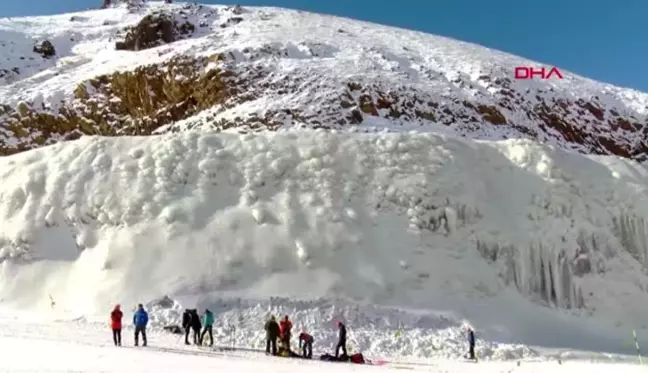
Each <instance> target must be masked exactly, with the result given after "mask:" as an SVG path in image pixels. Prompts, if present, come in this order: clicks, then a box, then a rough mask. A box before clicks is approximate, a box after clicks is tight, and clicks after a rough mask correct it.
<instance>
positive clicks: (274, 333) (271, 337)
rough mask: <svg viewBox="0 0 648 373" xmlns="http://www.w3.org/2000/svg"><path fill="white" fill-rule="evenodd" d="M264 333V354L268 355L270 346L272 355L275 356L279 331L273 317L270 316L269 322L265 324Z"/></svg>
mask: <svg viewBox="0 0 648 373" xmlns="http://www.w3.org/2000/svg"><path fill="white" fill-rule="evenodd" d="M265 331H266V354H269V353H270V346H272V355H273V356H277V338H279V334H281V333H280V330H279V324H277V320H276V319H275V317H274V316H270V320H268V321H266V323H265Z"/></svg>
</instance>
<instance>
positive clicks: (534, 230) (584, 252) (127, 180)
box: [0, 131, 648, 359]
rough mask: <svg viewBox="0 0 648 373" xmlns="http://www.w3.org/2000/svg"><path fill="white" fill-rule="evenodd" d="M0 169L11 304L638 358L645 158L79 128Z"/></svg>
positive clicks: (429, 346)
mask: <svg viewBox="0 0 648 373" xmlns="http://www.w3.org/2000/svg"><path fill="white" fill-rule="evenodd" d="M0 173H1V174H0V177H1V179H2V180H3V183H2V185H1V186H0V226H2V230H1V231H0V261H1V265H0V298H1V299H2V305H3V306H4V307H11V308H17V309H20V310H22V312H24V310H35V311H41V312H59V313H65V314H73V315H76V316H79V317H87V318H88V320H90V321H93V320H94V321H98V322H101V323H102V324H105V318H106V315H107V313H108V312H109V311H110V309H111V308H112V306H113V305H114V304H115V303H121V304H123V305H124V306H125V308H128V307H130V305H134V304H136V303H139V302H142V303H148V305H149V306H150V307H151V309H152V318H153V325H155V326H158V327H159V326H164V325H167V324H170V323H174V322H178V321H179V311H180V309H181V308H182V307H193V306H197V307H199V308H200V309H201V310H202V309H203V308H204V307H210V308H212V309H213V310H214V311H215V313H216V316H217V320H218V321H217V325H219V327H220V328H221V329H222V331H221V332H220V334H219V338H225V339H227V338H229V337H228V335H230V332H229V331H227V330H230V329H231V328H236V329H235V330H237V331H238V333H240V334H237V335H239V336H240V337H239V339H237V341H236V342H237V343H239V344H240V345H244V346H258V345H259V343H261V342H260V338H261V334H262V330H261V327H262V323H263V321H264V320H265V318H266V317H267V316H268V315H269V314H270V313H273V314H277V315H280V314H284V313H289V314H291V315H293V317H294V322H295V325H296V328H299V329H301V328H302V327H303V328H306V329H307V330H309V331H311V332H312V333H314V335H315V337H316V338H317V339H318V341H321V342H322V343H323V344H326V343H332V342H333V339H334V334H335V328H334V323H335V322H336V321H337V320H340V319H343V320H346V321H347V323H348V324H349V328H350V333H351V338H352V339H351V343H352V344H353V345H354V349H356V350H361V351H364V352H366V353H368V354H373V355H376V356H384V357H395V356H410V357H419V358H421V357H430V358H432V357H447V358H457V357H460V356H461V355H463V353H464V352H465V345H464V344H465V338H464V336H463V334H462V332H461V326H462V324H463V323H464V322H467V323H470V324H473V325H474V326H475V327H476V329H477V332H478V338H479V342H478V345H477V350H478V353H479V355H480V356H481V357H482V358H484V359H519V358H531V357H537V356H540V355H543V354H546V352H544V351H545V349H546V348H562V349H565V348H567V349H578V350H590V351H598V352H616V353H624V354H634V342H633V341H632V334H631V333H632V330H633V329H636V330H637V332H638V335H639V338H640V340H641V341H643V343H644V344H645V343H648V342H646V319H645V310H646V309H648V295H647V293H646V289H648V277H647V276H646V274H645V266H646V263H647V261H648V255H647V249H646V241H647V240H646V232H647V229H646V223H645V222H646V220H645V219H646V216H648V198H646V197H647V191H646V185H648V172H647V170H646V168H645V167H643V166H640V165H638V164H637V163H634V162H631V161H627V160H623V159H617V158H604V157H584V156H581V155H577V154H570V153H566V152H564V151H560V150H555V149H552V148H550V147H546V146H540V145H537V144H533V143H530V142H525V141H519V140H518V141H513V140H511V141H506V142H495V143H490V142H484V143H480V142H472V141H465V140H460V139H449V138H445V137H442V136H439V135H432V134H414V133H412V134H382V135H368V134H367V135H360V134H340V133H335V132H324V131H296V132H292V133H291V132H288V133H280V134H277V133H275V134H268V133H265V134H259V135H226V134H221V135H218V134H205V133H202V134H201V133H196V132H189V133H183V134H173V135H164V136H156V137H129V138H98V137H86V138H82V139H80V140H78V141H74V142H69V143H61V144H57V145H54V146H50V147H47V148H43V149H39V150H35V151H29V152H26V153H23V154H18V155H15V156H11V157H5V158H2V159H0ZM540 263H544V264H540ZM588 266H589V267H590V270H589V271H588V270H587V268H588ZM164 296H169V297H170V298H171V299H169V300H165V301H164V302H160V298H162V297H164ZM548 305H551V307H550V306H548ZM555 306H558V307H559V308H560V309H556V308H553V307H555ZM579 306H582V308H578V307H579ZM561 309H564V310H561ZM127 317H128V315H127ZM399 330H400V332H399ZM519 344H523V345H525V346H527V347H525V346H521V345H519ZM528 346H530V347H528Z"/></svg>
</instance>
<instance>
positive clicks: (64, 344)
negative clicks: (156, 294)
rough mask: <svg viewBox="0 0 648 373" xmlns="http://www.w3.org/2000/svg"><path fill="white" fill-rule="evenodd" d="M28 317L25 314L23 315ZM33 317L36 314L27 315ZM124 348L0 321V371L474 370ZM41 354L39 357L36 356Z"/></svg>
mask: <svg viewBox="0 0 648 373" xmlns="http://www.w3.org/2000/svg"><path fill="white" fill-rule="evenodd" d="M22 316H26V315H22ZM28 316H34V315H28ZM34 320H39V321H34ZM122 342H123V346H122V347H119V348H117V347H113V346H112V345H111V341H110V333H107V331H106V329H105V325H104V326H103V327H102V328H88V327H87V326H85V325H79V324H77V323H70V322H62V320H51V319H49V318H46V319H45V320H44V319H43V315H42V314H41V315H37V317H36V318H34V319H32V320H26V319H25V318H24V317H22V318H16V317H9V316H8V315H7V314H6V313H4V312H3V314H2V316H1V317H0V348H1V349H2V351H3V356H2V360H0V372H2V373H9V372H11V373H16V372H38V373H69V372H84V373H95V372H96V373H99V372H101V373H112V372H119V373H128V372H137V373H148V372H151V373H159V372H177V371H187V370H190V371H191V372H196V373H202V372H214V371H237V372H248V371H249V372H252V371H254V372H258V371H264V372H268V373H279V372H281V373H292V372H309V373H311V372H312V373H316V372H329V371H331V369H332V368H334V369H335V371H336V372H343V373H344V372H374V371H379V372H384V373H391V372H398V371H402V370H403V369H405V370H409V371H413V372H416V371H430V370H434V371H435V372H443V373H460V372H467V371H471V372H472V371H474V370H475V366H474V365H473V364H471V363H462V362H456V361H435V362H430V363H418V364H408V363H392V362H389V363H387V364H386V365H381V366H370V365H351V364H343V363H337V365H331V364H333V363H323V362H319V361H304V360H294V359H284V358H271V357H266V356H264V355H263V354H258V353H246V352H219V351H210V350H206V349H196V348H195V347H193V346H190V347H186V346H184V345H181V344H180V343H179V342H181V341H179V340H178V339H177V338H176V337H175V336H170V335H162V334H158V333H155V332H152V333H150V334H149V346H148V347H145V348H142V347H139V348H136V347H132V330H131V329H130V328H127V329H125V330H124V333H123V336H122ZM35 351H37V356H38V358H35ZM477 367H478V369H479V371H480V372H515V373H535V372H546V371H547V370H551V371H552V372H559V373H562V372H570V373H571V372H574V371H587V372H590V373H598V372H609V371H610V369H614V371H615V372H619V373H635V372H642V371H645V368H644V367H641V366H639V365H637V364H632V363H627V362H626V363H616V364H601V363H595V362H571V361H569V362H563V363H562V364H558V363H557V362H524V363H522V364H520V365H517V364H516V363H515V362H490V363H480V364H479V365H478V366H477Z"/></svg>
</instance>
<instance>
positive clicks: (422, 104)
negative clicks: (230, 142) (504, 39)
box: [0, 2, 648, 159]
mask: <svg viewBox="0 0 648 373" xmlns="http://www.w3.org/2000/svg"><path fill="white" fill-rule="evenodd" d="M0 46H1V48H2V58H1V59H0V82H1V83H0V84H1V85H0V129H1V130H0V149H1V151H2V153H4V154H10V153H14V152H16V151H20V150H23V149H30V148H34V147H38V146H41V145H45V144H51V143H53V142H56V141H60V140H63V139H74V138H78V137H79V136H80V135H81V134H102V135H119V134H151V133H163V132H167V131H177V130H185V129H216V130H226V129H228V130H232V129H235V130H243V131H250V130H258V129H266V128H269V129H281V128H287V127H302V126H305V127H313V128H320V127H323V128H338V129H360V130H362V131H364V130H368V131H371V130H374V129H376V128H388V129H390V130H398V129H407V130H410V129H416V130H423V131H435V132H450V133H456V134H460V135H462V136H467V137H471V138H478V139H503V138H520V137H522V138H532V139H536V140H538V141H541V142H547V143H555V144H558V145H560V146H561V147H564V148H569V149H577V150H580V151H583V152H587V153H595V154H616V155H620V156H624V157H632V158H635V159H644V158H645V157H646V154H647V153H648V144H647V142H646V137H647V136H646V135H647V134H648V125H647V119H646V118H647V117H646V115H647V113H648V95H647V94H645V93H640V92H637V91H633V90H630V89H623V88H618V87H614V86H611V85H608V84H601V83H598V82H595V81H592V80H589V79H586V78H583V77H580V76H576V75H574V74H571V73H570V72H568V71H566V70H561V73H562V75H563V76H564V79H562V80H561V79H557V78H555V76H554V77H553V78H550V79H547V80H516V79H515V77H514V70H515V67H516V66H534V67H537V68H539V67H546V68H547V69H549V68H550V67H551V66H546V65H541V64H539V63H536V62H534V61H529V60H525V59H522V58H518V57H515V56H511V55H509V54H505V53H501V52H497V51H494V50H490V49H487V48H484V47H481V46H477V45H474V44H469V43H463V42H459V41H456V40H452V39H447V38H443V37H439V36H433V35H427V34H423V33H418V32H412V31H407V30H402V29H396V28H391V27H385V26H379V25H375V24H371V23H366V22H359V21H354V20H349V19H344V18H337V17H332V16H323V15H317V14H310V13H305V12H298V11H291V10H285V9H277V8H247V7H246V8H241V7H225V6H206V5H186V4H173V5H172V4H164V3H162V2H150V3H142V4H140V5H138V6H130V7H128V6H126V5H119V6H117V7H115V8H109V9H102V10H96V11H88V12H82V13H75V14H65V15H59V16H54V17H27V18H13V19H6V18H5V19H0ZM558 68H560V67H559V66H558Z"/></svg>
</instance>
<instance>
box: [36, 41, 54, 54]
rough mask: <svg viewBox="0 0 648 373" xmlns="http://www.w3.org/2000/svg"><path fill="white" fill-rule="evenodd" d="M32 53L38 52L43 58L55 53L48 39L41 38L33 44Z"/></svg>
mask: <svg viewBox="0 0 648 373" xmlns="http://www.w3.org/2000/svg"><path fill="white" fill-rule="evenodd" d="M34 53H38V54H40V55H41V56H42V57H43V58H52V57H54V56H55V55H56V49H54V45H52V43H51V42H50V41H49V40H43V41H41V42H40V43H37V44H36V45H34Z"/></svg>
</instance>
